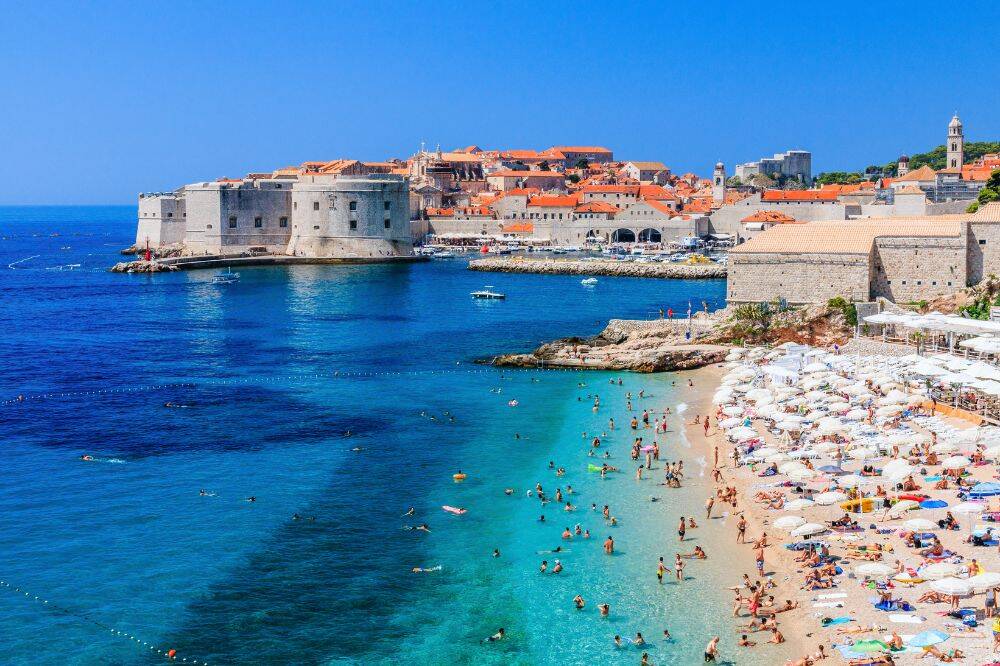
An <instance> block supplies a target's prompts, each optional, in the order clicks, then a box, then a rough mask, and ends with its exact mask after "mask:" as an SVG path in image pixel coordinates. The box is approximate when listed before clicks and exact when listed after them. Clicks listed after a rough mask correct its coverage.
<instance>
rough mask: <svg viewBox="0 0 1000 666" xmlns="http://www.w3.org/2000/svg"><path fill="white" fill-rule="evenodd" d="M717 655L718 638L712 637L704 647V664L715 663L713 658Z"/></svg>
mask: <svg viewBox="0 0 1000 666" xmlns="http://www.w3.org/2000/svg"><path fill="white" fill-rule="evenodd" d="M718 655H719V637H718V636H713V637H712V640H710V641H709V642H708V645H706V646H705V663H706V664H708V663H712V664H714V663H715V658H716V657H717V656H718Z"/></svg>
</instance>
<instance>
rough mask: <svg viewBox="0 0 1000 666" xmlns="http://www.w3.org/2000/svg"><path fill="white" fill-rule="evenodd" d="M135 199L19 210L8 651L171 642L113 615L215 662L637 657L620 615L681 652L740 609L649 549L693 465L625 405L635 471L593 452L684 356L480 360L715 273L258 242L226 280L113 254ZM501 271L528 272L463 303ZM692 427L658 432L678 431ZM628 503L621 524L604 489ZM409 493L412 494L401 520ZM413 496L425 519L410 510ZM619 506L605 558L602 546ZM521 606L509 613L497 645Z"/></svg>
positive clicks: (94, 653)
mask: <svg viewBox="0 0 1000 666" xmlns="http://www.w3.org/2000/svg"><path fill="white" fill-rule="evenodd" d="M134 215H135V212H134V209H129V208H53V209H46V208H41V209H39V208H28V209H24V208H21V209H11V208H7V209H0V239H2V240H0V296H2V303H3V305H2V307H0V342H2V349H3V350H4V352H3V354H4V363H3V364H2V367H0V399H3V400H6V399H9V398H12V397H14V396H17V395H18V394H23V395H26V396H28V397H29V399H28V400H26V401H24V402H20V403H14V404H7V405H4V406H2V407H0V441H2V442H3V452H4V466H3V476H2V478H3V482H2V483H0V578H2V579H3V580H5V581H9V582H11V583H12V584H16V585H17V586H19V587H21V588H22V589H23V590H27V591H28V592H29V596H28V597H24V596H23V594H15V593H13V592H12V591H11V590H9V589H7V588H2V589H0V636H3V637H4V638H3V645H4V647H3V649H4V655H3V659H2V661H3V662H4V663H13V664H36V663H42V664H49V663H51V664H93V663H123V664H138V663H146V662H151V661H158V660H160V659H162V657H161V656H159V655H158V654H156V653H155V652H152V651H150V650H149V649H148V648H147V647H145V646H144V645H143V643H142V642H138V643H137V642H136V641H135V640H130V639H129V638H127V636H124V637H123V636H121V635H119V634H118V633H114V632H116V631H120V632H124V633H125V634H130V635H132V636H135V637H136V638H137V639H139V641H145V642H148V643H151V644H153V645H154V646H155V647H156V648H157V649H166V648H174V649H176V650H178V656H179V657H182V658H190V659H197V660H198V661H207V662H208V663H211V664H216V663H305V664H313V663H315V664H320V663H361V662H363V663H399V662H408V663H473V662H475V663H492V662H495V663H526V664H527V663H592V662H593V661H594V660H595V659H607V660H611V661H614V662H616V663H619V662H620V663H637V662H638V660H639V653H638V652H637V651H635V650H634V649H629V650H626V651H616V650H615V649H614V648H613V647H612V646H611V637H612V636H613V635H614V634H615V633H621V634H622V635H629V636H631V635H634V633H635V631H637V630H638V631H642V632H643V634H644V635H645V636H646V637H647V638H648V639H658V638H659V636H660V634H661V632H662V629H663V628H665V627H669V628H670V630H671V631H672V632H673V633H674V634H675V635H678V636H679V638H680V640H678V642H677V643H675V644H672V645H667V644H663V643H662V642H659V643H655V642H654V644H653V645H652V646H651V647H650V652H651V654H652V655H653V658H654V662H656V663H668V662H674V663H684V662H686V661H688V660H691V659H695V660H696V659H697V658H699V655H700V652H701V649H702V648H703V646H704V642H705V640H706V637H707V635H708V634H709V633H710V631H712V630H713V629H714V627H720V629H721V628H722V627H724V626H725V618H724V617H721V616H720V614H719V613H718V608H719V607H718V605H717V603H716V600H715V599H714V598H713V594H714V593H712V592H711V590H712V589H714V588H713V587H712V586H710V585H709V584H708V581H707V580H699V578H703V573H699V571H698V570H697V569H698V566H696V565H693V564H692V565H691V566H689V568H688V572H689V573H690V574H691V575H692V576H693V579H692V580H691V581H688V582H686V583H685V584H684V585H683V586H681V587H678V586H676V585H665V586H663V588H662V589H661V588H660V587H659V586H658V585H657V584H656V580H655V575H654V573H655V561H656V557H657V556H658V555H660V554H662V555H664V556H666V558H667V560H668V561H669V560H672V557H673V553H674V552H676V548H675V546H674V539H675V534H674V526H675V523H676V518H677V516H678V515H679V514H680V513H681V512H682V511H687V510H689V509H691V508H692V507H695V508H697V507H700V505H701V502H702V501H703V499H704V498H703V496H701V495H700V494H698V492H700V491H695V490H694V489H691V490H690V491H689V490H688V489H685V490H684V491H669V492H668V491H664V490H662V489H660V490H661V492H660V493H657V492H656V490H657V488H656V487H655V486H653V485H652V483H653V482H651V481H643V482H636V481H635V480H634V479H633V476H632V472H634V466H633V465H631V464H629V463H631V461H629V460H628V458H627V455H626V454H627V449H628V444H629V442H630V441H631V438H630V435H629V434H628V433H626V432H624V431H622V430H619V431H618V432H617V434H616V435H614V436H613V437H612V438H611V440H610V441H609V442H608V443H607V445H608V446H610V447H611V450H612V451H613V454H614V458H613V459H612V462H614V463H615V464H620V463H623V465H622V466H623V467H624V469H625V470H626V472H625V473H622V474H619V475H613V476H612V478H610V479H608V480H605V481H601V480H600V479H599V477H598V476H597V475H594V474H588V473H587V472H586V471H585V469H586V463H587V458H586V450H587V442H586V440H584V439H583V438H582V437H581V432H582V431H584V430H586V431H587V432H588V433H593V432H594V431H596V430H597V429H604V424H605V423H606V420H607V417H608V415H610V414H612V413H614V415H615V416H616V419H617V420H618V421H619V427H620V428H621V427H622V426H624V419H623V416H624V412H623V409H624V398H623V395H624V392H625V391H629V390H631V391H633V393H637V392H638V390H639V388H640V387H644V388H645V389H646V390H647V392H649V393H651V394H652V397H650V398H648V399H647V400H645V401H643V403H642V405H641V406H647V404H648V405H649V406H653V407H655V408H657V409H660V408H662V407H663V406H665V405H671V406H675V405H676V404H677V403H678V402H681V401H683V400H684V396H683V394H682V393H680V392H679V389H677V388H674V387H671V386H670V380H671V377H670V376H669V375H663V376H661V377H657V378H652V377H637V376H625V377H624V383H625V385H624V386H623V387H620V388H619V387H617V386H614V387H611V386H610V385H608V384H607V380H608V375H606V374H604V373H585V374H580V373H572V372H545V373H538V372H526V371H516V372H511V371H507V372H505V373H501V372H500V371H498V370H495V369H491V368H485V367H482V366H476V365H474V364H472V363H471V361H472V360H473V359H474V358H475V357H477V356H480V355H484V354H488V353H492V352H500V351H510V350H525V349H529V348H531V347H532V346H534V345H536V344H537V343H538V342H540V341H542V340H546V339H550V338H553V337H558V336H562V335H569V334H590V333H593V332H596V331H597V330H599V329H600V328H601V327H602V326H603V324H604V323H605V321H606V320H607V318H609V317H614V316H621V317H645V316H652V315H653V313H655V312H656V310H657V309H658V308H660V307H662V308H664V309H666V308H667V307H671V308H673V309H674V310H675V311H684V310H685V309H686V307H687V303H688V300H689V299H692V300H693V301H694V305H695V307H698V305H699V304H700V301H701V300H702V299H704V300H706V301H707V302H708V303H709V304H710V306H717V305H720V304H721V300H722V298H723V292H724V284H723V283H722V282H685V281H671V282H666V281H654V280H628V279H604V278H602V279H601V281H600V283H599V284H598V286H597V288H596V289H585V288H583V287H581V286H580V284H579V279H578V278H574V277H570V276H566V277H560V276H531V275H491V276H483V275H482V274H475V273H470V272H468V271H465V270H464V264H463V263H462V262H460V261H454V262H435V263H432V264H423V265H415V266H405V267H385V266H370V267H353V268H342V267H295V268H290V269H253V270H244V271H243V277H242V279H241V281H240V283H239V284H238V285H236V286H234V287H232V288H226V289H221V288H219V287H213V286H211V285H210V284H209V283H208V281H209V278H210V274H208V273H185V274H175V275H158V276H154V277H148V276H121V275H110V274H108V273H106V272H104V270H103V269H104V268H105V267H106V266H108V265H109V264H110V263H112V262H113V261H114V260H116V259H117V256H116V250H117V248H119V247H122V246H124V245H127V244H128V243H129V241H130V234H131V231H132V224H133V223H132V220H133V219H134ZM54 234H58V235H54ZM11 264H13V268H9V267H8V266H9V265H11ZM73 264H79V265H78V266H73V267H72V269H70V268H69V266H71V265H73ZM60 267H62V268H61V269H60ZM484 281H486V282H491V283H492V284H494V285H496V286H497V287H498V288H500V289H501V290H503V291H505V292H506V293H507V294H508V300H507V301H506V302H503V303H482V302H475V301H472V300H471V299H470V298H469V297H468V292H469V291H471V290H473V289H476V288H479V287H481V286H482V285H483V283H484ZM580 382H584V383H585V384H586V386H584V387H579V386H578V384H579V383H580ZM498 389H501V392H497V390H498ZM593 392H598V393H600V394H601V396H602V401H603V403H604V406H603V407H602V409H601V411H600V412H599V413H598V414H597V415H594V414H593V413H592V412H591V410H590V405H589V401H588V399H587V398H586V396H587V395H588V394H589V393H593ZM38 395H49V396H51V397H47V398H40V397H34V396H38ZM578 397H579V398H582V400H581V401H578V400H577V398H578ZM511 398H516V399H517V400H518V401H519V405H518V406H517V407H513V408H512V407H509V406H508V404H507V403H508V401H509V400H510V399H511ZM167 402H171V403H175V404H179V405H185V407H183V408H166V407H164V403H167ZM636 406H637V407H640V403H637V405H636ZM446 412H447V413H448V414H450V415H452V416H454V417H455V420H454V422H452V421H451V420H450V419H449V418H448V414H446ZM432 416H433V417H434V418H431V417H432ZM347 431H350V432H351V435H350V436H349V437H348V436H345V433H346V432H347ZM514 433H520V434H521V435H522V438H521V439H515V438H514ZM675 436H676V434H671V435H669V436H668V443H667V444H666V445H665V446H664V454H663V456H662V457H664V458H670V447H681V444H680V443H679V440H676V441H675V440H674V439H673V438H674V437H675ZM355 447H358V448H361V449H362V450H361V451H358V452H354V451H351V449H352V448H355ZM85 454H86V455H92V456H94V457H95V458H97V460H96V461H94V462H83V461H81V460H80V459H79V457H80V456H81V455H85ZM695 458H696V456H694V455H693V454H690V455H686V456H685V460H686V461H687V464H688V465H689V466H693V467H694V468H695V469H696V468H697V466H696V465H695V464H694V459H695ZM550 460H552V461H554V462H555V463H556V464H557V465H563V466H565V467H566V468H567V475H566V477H564V478H563V479H556V478H555V476H554V473H553V472H551V471H549V470H548V469H547V465H548V462H549V461H550ZM457 468H461V469H463V470H464V471H466V472H468V473H469V475H470V478H469V479H468V480H467V481H466V482H464V483H462V484H455V483H454V482H453V481H452V480H451V474H452V473H453V472H454V471H455V469H457ZM657 476H658V477H659V474H658V475H657ZM536 482H540V483H542V484H543V486H545V487H546V489H548V490H551V489H552V488H554V487H555V486H556V485H564V484H567V483H568V484H572V485H573V487H574V488H575V489H576V490H577V494H576V495H574V497H573V501H574V503H576V504H578V505H579V508H578V510H577V511H576V512H575V513H572V514H565V513H564V512H562V511H561V510H559V509H558V508H557V507H555V506H554V505H552V504H550V505H547V506H546V507H545V508H544V509H541V508H540V506H539V503H538V501H537V500H535V499H529V498H527V497H525V494H524V491H525V490H526V489H527V488H528V487H530V486H533V485H534V483H536ZM506 487H512V488H515V489H516V492H515V493H514V494H513V495H512V496H506V495H504V494H503V489H504V488H506ZM200 489H205V490H206V491H208V492H209V493H211V496H201V495H199V490H200ZM669 493H673V494H672V495H671V494H669ZM656 494H659V495H661V496H662V497H663V498H664V499H663V501H661V502H656V503H652V502H650V501H649V497H650V495H656ZM248 496H255V497H256V498H257V501H256V502H252V503H251V502H247V501H246V500H245V498H247V497H248ZM608 501H610V503H611V504H612V508H613V512H614V513H615V514H616V515H617V516H618V517H619V518H620V519H621V525H620V526H618V527H616V528H610V529H609V528H607V527H605V526H604V524H603V521H602V520H600V516H599V514H598V515H595V514H593V513H591V512H590V510H589V505H590V503H591V502H597V503H598V505H601V504H602V503H605V502H608ZM443 504H451V505H456V506H465V507H468V508H469V509H470V510H469V513H467V514H466V515H464V516H460V517H458V516H450V515H448V514H445V513H444V512H443V511H442V510H441V509H440V507H441V505H443ZM409 506H413V507H414V508H415V510H416V516H415V517H414V518H401V514H402V513H403V512H404V511H405V510H406V508H407V507H409ZM543 510H544V513H545V514H546V517H547V520H546V523H545V524H540V523H539V522H538V521H537V518H538V514H539V513H541V512H542V511H543ZM293 514H299V515H300V516H301V517H302V519H301V520H293V519H292V516H293ZM311 518H314V520H312V519H311ZM416 522H427V523H429V524H430V526H431V529H432V533H431V534H424V533H419V532H411V531H406V530H403V529H402V526H403V525H406V524H414V523H416ZM577 522H579V523H581V524H582V525H583V526H584V527H589V528H590V529H591V530H592V533H593V538H592V539H591V541H590V542H583V541H582V540H581V541H574V542H573V543H572V544H570V545H568V546H567V548H568V550H569V552H568V553H565V554H563V555H562V556H561V557H560V559H562V561H563V564H564V565H565V567H566V569H565V571H564V572H563V573H561V574H559V575H558V576H555V575H541V574H538V573H537V567H538V564H539V562H540V561H541V559H543V558H548V559H549V560H550V562H551V561H552V559H553V556H549V555H541V554H539V553H538V552H537V551H541V550H549V549H551V548H553V547H554V546H556V545H559V543H560V539H559V534H560V533H561V531H562V528H563V527H564V526H566V525H567V524H568V525H570V526H572V525H573V524H575V523H577ZM609 532H610V533H612V534H614V535H615V538H616V541H618V543H619V550H620V552H619V554H618V555H616V556H614V557H606V556H604V555H603V553H602V552H601V542H602V541H603V538H604V537H606V536H607V533H609ZM693 543H695V542H691V544H688V545H687V546H686V549H688V550H689V549H690V548H691V547H693ZM494 548H499V549H500V550H501V553H502V556H501V557H500V558H499V559H494V558H492V557H491V556H490V553H491V552H492V550H493V549H494ZM661 551H662V552H661ZM436 565H440V566H441V567H442V569H441V571H439V572H435V573H429V574H412V573H410V568H411V567H413V566H436ZM577 593H580V594H582V595H583V596H584V597H585V599H586V601H587V608H586V609H585V610H584V611H582V612H577V611H576V610H574V609H573V607H572V603H571V600H572V598H573V596H574V595H575V594H577ZM34 595H39V596H40V597H42V598H44V599H47V600H49V601H50V604H48V605H45V604H41V603H40V602H36V601H34V599H33V597H34ZM601 601H608V602H609V603H611V604H612V613H611V617H610V618H608V619H606V620H601V619H599V618H598V617H597V613H596V605H597V603H599V602H601ZM722 601H727V600H722ZM500 626H503V627H505V628H506V629H507V630H508V633H509V638H508V639H507V640H505V641H503V642H502V643H499V644H494V645H482V644H481V643H480V639H481V638H482V637H484V636H486V635H488V634H490V633H492V632H493V631H495V630H496V628H497V627H500Z"/></svg>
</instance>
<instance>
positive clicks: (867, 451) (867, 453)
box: [849, 446, 879, 460]
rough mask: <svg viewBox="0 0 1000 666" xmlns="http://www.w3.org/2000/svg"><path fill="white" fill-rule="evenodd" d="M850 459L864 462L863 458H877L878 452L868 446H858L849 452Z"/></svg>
mask: <svg viewBox="0 0 1000 666" xmlns="http://www.w3.org/2000/svg"><path fill="white" fill-rule="evenodd" d="M849 453H850V455H851V458H852V459H854V460H864V459H865V458H877V457H879V452H878V450H877V449H873V448H871V447H868V446H859V447H857V448H853V449H851V450H850V452H849Z"/></svg>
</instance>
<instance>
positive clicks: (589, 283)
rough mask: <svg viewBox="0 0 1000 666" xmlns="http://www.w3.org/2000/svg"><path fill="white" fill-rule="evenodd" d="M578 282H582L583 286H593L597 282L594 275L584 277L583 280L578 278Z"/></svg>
mask: <svg viewBox="0 0 1000 666" xmlns="http://www.w3.org/2000/svg"><path fill="white" fill-rule="evenodd" d="M580 284H582V285H583V286H585V287H593V286H594V285H595V284H597V278H595V277H589V278H585V279H583V280H580Z"/></svg>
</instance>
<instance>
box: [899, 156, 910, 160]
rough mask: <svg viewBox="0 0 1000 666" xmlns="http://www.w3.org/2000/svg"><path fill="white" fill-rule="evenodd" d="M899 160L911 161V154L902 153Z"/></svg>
mask: <svg viewBox="0 0 1000 666" xmlns="http://www.w3.org/2000/svg"><path fill="white" fill-rule="evenodd" d="M899 161H900V162H909V161H910V156H909V155H900V156H899Z"/></svg>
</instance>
